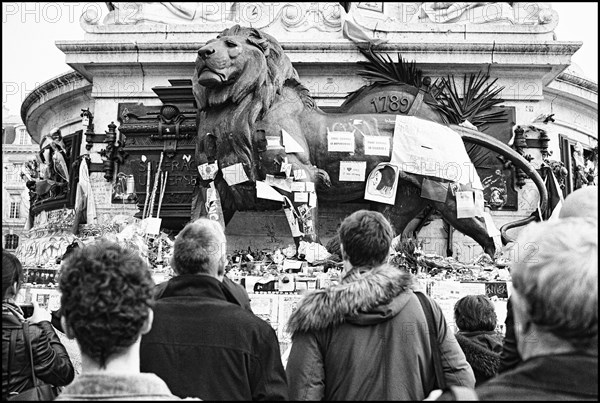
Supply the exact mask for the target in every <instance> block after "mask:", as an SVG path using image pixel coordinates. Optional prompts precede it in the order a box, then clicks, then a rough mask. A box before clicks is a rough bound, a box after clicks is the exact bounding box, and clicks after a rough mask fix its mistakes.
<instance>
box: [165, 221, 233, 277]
mask: <svg viewBox="0 0 600 403" xmlns="http://www.w3.org/2000/svg"><path fill="white" fill-rule="evenodd" d="M226 246H227V245H226V239H225V234H224V233H223V229H222V228H221V225H219V223H218V222H217V221H213V220H209V219H206V218H200V219H199V220H196V221H194V222H192V223H190V224H188V225H186V226H185V228H184V229H183V230H181V232H180V233H179V235H177V239H175V245H174V246H173V259H172V261H171V266H172V267H173V270H175V273H177V274H198V273H203V274H209V275H211V276H213V277H216V278H220V277H221V276H222V275H223V271H224V269H225V263H226V262H225V251H226Z"/></svg>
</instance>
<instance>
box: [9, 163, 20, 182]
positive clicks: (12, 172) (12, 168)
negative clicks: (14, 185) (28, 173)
mask: <svg viewBox="0 0 600 403" xmlns="http://www.w3.org/2000/svg"><path fill="white" fill-rule="evenodd" d="M22 171H23V164H12V165H7V172H6V182H19V181H20V180H21V172H22Z"/></svg>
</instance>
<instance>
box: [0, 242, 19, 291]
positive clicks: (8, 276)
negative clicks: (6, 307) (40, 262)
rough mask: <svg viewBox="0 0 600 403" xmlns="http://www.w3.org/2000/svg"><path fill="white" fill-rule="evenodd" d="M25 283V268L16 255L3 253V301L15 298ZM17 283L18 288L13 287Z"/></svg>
mask: <svg viewBox="0 0 600 403" xmlns="http://www.w3.org/2000/svg"><path fill="white" fill-rule="evenodd" d="M22 282H23V266H22V265H21V262H20V261H19V259H17V257H16V256H15V255H13V254H12V253H10V252H7V251H5V250H3V251H2V299H6V298H11V297H14V296H15V295H16V294H17V293H18V292H19V289H20V288H21V283H22ZM15 283H16V287H13V286H14V285H15Z"/></svg>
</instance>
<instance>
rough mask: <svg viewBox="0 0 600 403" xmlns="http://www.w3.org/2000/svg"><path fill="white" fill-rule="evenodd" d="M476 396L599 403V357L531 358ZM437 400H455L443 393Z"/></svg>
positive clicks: (479, 391) (453, 397)
mask: <svg viewBox="0 0 600 403" xmlns="http://www.w3.org/2000/svg"><path fill="white" fill-rule="evenodd" d="M475 393H476V394H477V397H478V399H479V400H492V401H494V400H510V401H532V400H535V401H547V400H593V401H598V356H597V355H593V356H592V355H584V354H557V355H550V356H539V357H533V358H530V359H528V360H526V361H521V362H520V363H519V364H518V365H517V366H516V367H515V368H513V369H511V370H509V371H507V372H504V373H501V374H499V375H497V376H496V377H494V378H492V379H490V380H489V381H487V382H485V383H484V384H483V385H481V386H478V387H477V388H476V389H475ZM437 400H439V401H447V400H458V399H456V397H455V396H453V394H452V393H449V392H445V393H444V394H443V395H442V396H440V397H439V398H438V399H437ZM471 400H475V399H471Z"/></svg>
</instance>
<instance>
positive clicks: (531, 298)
mask: <svg viewBox="0 0 600 403" xmlns="http://www.w3.org/2000/svg"><path fill="white" fill-rule="evenodd" d="M517 242H518V245H519V249H520V250H523V251H525V256H523V258H522V259H519V260H518V261H517V262H515V264H514V265H513V267H512V269H511V275H512V283H513V293H512V296H511V298H513V299H514V301H513V304H512V306H513V311H514V314H515V323H519V324H520V326H517V327H516V329H517V341H518V348H519V351H520V352H521V354H523V352H522V351H525V350H531V349H532V348H534V347H536V346H535V345H527V343H528V339H527V335H532V334H533V335H536V334H537V335H540V337H542V336H544V335H547V337H546V338H547V339H551V340H553V342H554V343H555V344H556V343H559V344H560V345H561V346H562V349H566V350H577V351H587V350H589V349H590V348H593V349H595V351H596V353H597V351H598V220H596V219H593V218H584V217H568V218H562V219H560V220H557V221H552V222H551V221H546V222H542V223H535V224H530V225H529V226H527V227H526V228H524V229H523V231H522V232H521V234H519V238H518V241H517ZM532 332H533V333H532ZM519 333H521V334H519ZM534 344H537V343H534ZM553 351H556V347H554V348H553Z"/></svg>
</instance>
